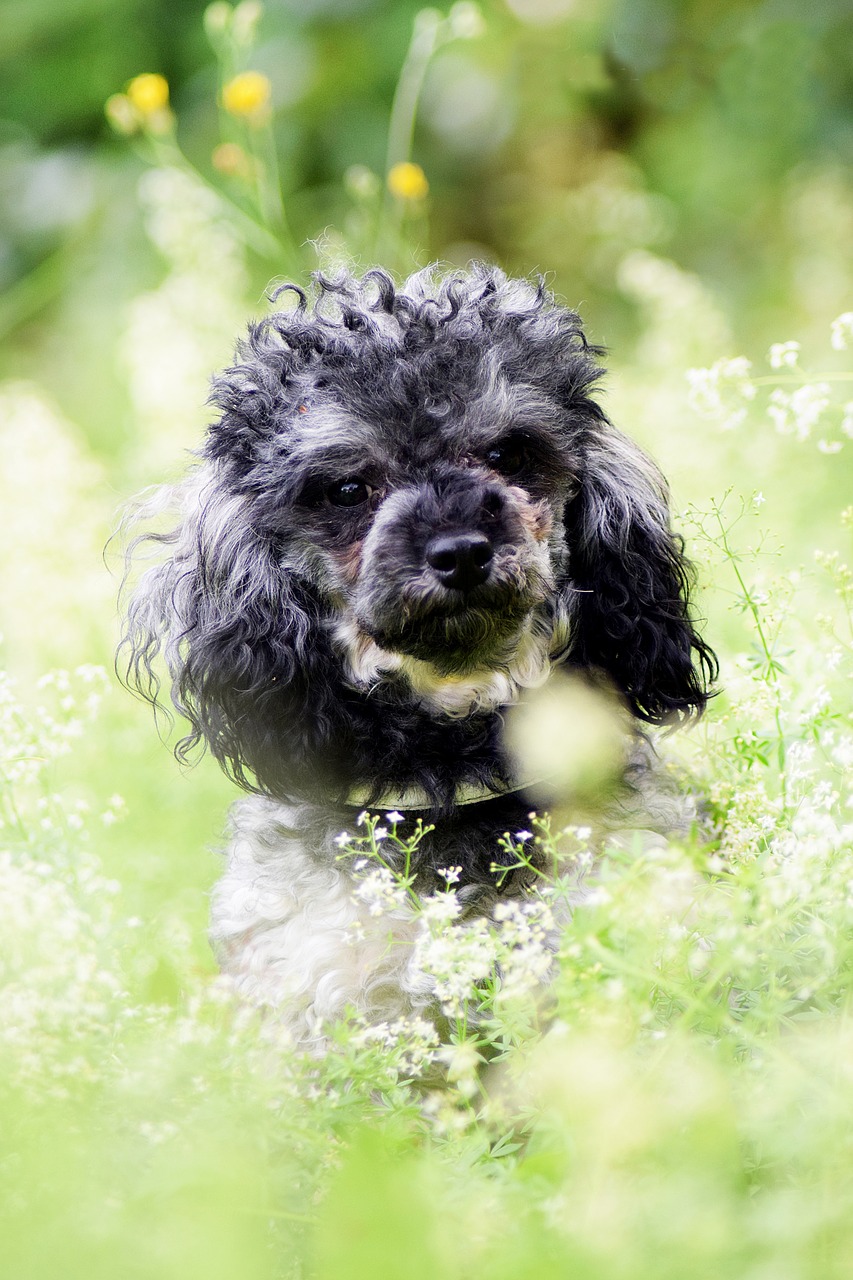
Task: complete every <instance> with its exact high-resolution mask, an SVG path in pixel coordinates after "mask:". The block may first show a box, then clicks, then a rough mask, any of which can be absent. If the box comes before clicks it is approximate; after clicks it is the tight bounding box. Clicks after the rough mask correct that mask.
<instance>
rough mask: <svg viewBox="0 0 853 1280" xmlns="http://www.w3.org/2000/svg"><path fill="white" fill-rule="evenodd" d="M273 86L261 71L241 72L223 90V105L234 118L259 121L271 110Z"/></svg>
mask: <svg viewBox="0 0 853 1280" xmlns="http://www.w3.org/2000/svg"><path fill="white" fill-rule="evenodd" d="M271 97H272V85H271V84H270V82H269V80H268V79H267V77H266V76H265V75H263V74H262V73H261V72H260V71H241V72H240V74H239V75H238V76H235V77H234V79H233V80H229V81H228V83H227V84H226V85H225V87H224V88H223V90H222V105H223V107H224V108H225V110H226V111H230V113H231V115H232V116H245V117H246V119H247V120H256V121H257V120H259V119H260V118H262V117H263V116H264V115H265V114H266V112H267V109H268V108H269V105H270V98H271Z"/></svg>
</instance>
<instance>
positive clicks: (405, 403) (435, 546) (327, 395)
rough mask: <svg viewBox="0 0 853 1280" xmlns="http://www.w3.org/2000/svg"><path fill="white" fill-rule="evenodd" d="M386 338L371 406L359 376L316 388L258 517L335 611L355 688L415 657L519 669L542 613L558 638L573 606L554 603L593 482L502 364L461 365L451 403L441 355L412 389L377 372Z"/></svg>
mask: <svg viewBox="0 0 853 1280" xmlns="http://www.w3.org/2000/svg"><path fill="white" fill-rule="evenodd" d="M377 345H378V344H376V343H372V342H364V343H363V345H362V347H361V348H360V349H359V353H358V354H359V356H360V357H362V358H361V359H360V360H359V362H358V374H357V381H358V382H359V383H361V381H362V379H367V378H368V377H370V376H371V372H372V373H373V381H374V384H375V390H374V392H373V394H372V396H371V398H370V400H369V401H368V402H367V403H362V404H359V405H353V404H351V403H348V399H349V394H348V384H349V382H350V381H351V379H352V377H353V369H352V368H351V367H350V368H346V370H345V372H344V374H343V376H341V377H339V378H337V379H334V380H331V379H329V378H328V376H324V377H323V378H322V380H321V385H320V386H319V387H317V386H316V383H315V385H314V387H312V388H310V390H309V389H306V391H305V394H304V395H303V397H302V399H301V401H300V403H299V405H298V406H297V409H296V413H295V415H294V420H293V423H292V427H291V429H290V431H288V433H287V434H286V435H284V436H282V437H280V439H279V440H278V441H277V445H278V448H279V449H280V454H279V456H278V457H277V458H276V459H275V461H274V462H273V461H272V459H271V458H270V457H269V456H266V457H265V458H264V460H263V462H262V463H261V472H262V474H261V475H260V476H258V484H257V486H256V489H255V497H254V504H255V507H256V511H255V518H256V520H257V521H258V524H259V527H260V528H262V529H263V530H264V532H265V535H266V536H267V537H268V538H269V539H271V541H272V542H273V544H274V545H275V547H276V555H277V557H278V559H279V563H280V564H281V566H282V568H283V569H284V571H285V572H289V573H293V574H299V575H302V576H303V577H304V578H306V579H307V580H309V581H310V582H311V583H312V585H313V587H314V589H315V590H316V592H317V593H318V595H319V597H320V598H321V599H322V600H323V601H324V602H325V604H326V606H327V608H328V610H329V613H330V616H332V617H334V619H335V621H334V625H333V634H334V637H335V641H336V643H337V645H338V647H339V648H340V650H341V651H342V653H343V654H344V655H345V656H346V658H347V659H348V662H349V667H350V671H351V673H352V674H353V676H354V678H355V679H359V678H361V679H362V680H365V679H372V678H375V674H376V672H377V671H378V670H381V669H382V668H383V667H384V668H385V669H386V670H387V669H400V668H401V667H402V668H403V669H405V668H406V666H407V665H408V667H409V668H410V669H413V667H412V663H408V664H407V663H406V661H405V660H406V659H414V660H416V662H418V663H421V664H426V665H427V666H430V667H432V668H433V670H434V671H435V673H436V675H437V676H438V677H441V676H448V677H451V678H452V677H457V676H461V675H465V674H469V673H472V672H491V671H495V670H498V669H500V668H501V667H511V666H512V665H513V662H514V660H515V659H516V657H517V654H518V651H519V647H520V645H521V642H522V638H523V637H524V636H526V635H527V634H528V633H529V630H530V627H531V620H532V618H533V616H534V613H535V614H536V617H537V618H541V620H542V626H543V634H544V631H545V630H548V627H547V626H546V624H545V617H546V615H548V614H549V613H550V615H552V622H553V615H555V614H556V613H559V612H560V611H559V610H554V609H553V608H550V610H549V608H548V606H549V604H551V603H552V602H553V601H554V599H555V590H556V583H557V579H558V576H559V574H560V572H561V569H562V567H563V563H564V561H565V538H564V535H563V515H564V510H565V505H566V502H567V500H568V498H569V496H570V495H571V493H572V492H573V489H574V488H576V485H577V479H576V475H575V472H574V469H573V460H572V447H571V439H570V436H568V435H567V434H566V433H565V432H563V433H561V432H560V431H559V429H558V424H557V423H555V422H552V421H549V419H554V418H555V416H556V415H555V413H554V406H553V405H552V404H550V403H549V402H548V401H547V399H546V398H545V397H544V396H542V395H541V394H536V393H535V391H534V390H533V389H532V388H526V387H523V386H522V387H514V386H512V385H511V384H510V383H509V382H508V381H507V380H506V377H505V375H504V373H503V371H502V369H501V368H500V365H499V362H498V361H496V360H487V361H483V362H481V363H480V365H479V366H478V367H476V368H470V369H466V368H463V370H457V369H454V368H453V365H452V363H451V366H450V374H449V376H448V374H445V375H444V378H443V389H444V391H445V395H444V396H443V397H441V398H440V399H439V398H438V397H424V396H423V393H422V389H421V387H420V385H419V384H420V379H421V378H422V377H423V373H424V368H423V366H424V364H428V363H429V361H428V360H427V361H424V360H421V361H419V362H413V365H412V367H411V368H410V369H409V379H408V385H400V381H401V380H400V379H397V382H396V384H395V381H394V372H395V370H394V366H393V363H391V367H390V368H389V369H388V370H387V372H386V374H385V376H384V377H380V378H378V379H377V378H376V371H375V369H374V370H372V369H371V366H372V365H373V363H374V361H375V362H376V363H379V360H380V359H381V356H379V357H378V353H377ZM438 345H439V346H440V344H438ZM445 355H446V353H445ZM377 357H378V358H377ZM429 357H430V358H432V359H434V358H435V352H434V351H431V352H429ZM469 363H470V362H469V361H465V364H466V365H467V364H469ZM463 377H464V379H465V380H464V381H463ZM452 404H455V406H456V407H455V409H453V410H451V405H452ZM273 473H275V474H277V475H280V477H281V483H280V484H273V485H270V483H269V477H270V475H271V474H273ZM253 479H254V477H253ZM283 492H286V493H287V497H286V500H285V501H284V502H282V501H281V495H282V493H283ZM550 631H551V632H553V631H554V626H553V625H551V626H550Z"/></svg>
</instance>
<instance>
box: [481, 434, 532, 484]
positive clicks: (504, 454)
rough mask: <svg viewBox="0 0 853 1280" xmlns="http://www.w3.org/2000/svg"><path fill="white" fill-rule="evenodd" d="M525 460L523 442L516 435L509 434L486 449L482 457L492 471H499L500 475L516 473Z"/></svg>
mask: <svg viewBox="0 0 853 1280" xmlns="http://www.w3.org/2000/svg"><path fill="white" fill-rule="evenodd" d="M527 460H528V458H527V449H526V447H525V443H524V441H523V440H522V439H521V438H520V437H518V436H510V438H509V439H508V440H504V441H502V442H501V444H496V445H494V446H493V447H492V448H491V449H489V450H488V452H487V453H486V455H485V459H484V461H485V462H486V464H487V465H488V466H490V467H491V469H492V471H499V472H500V473H501V475H502V476H516V475H518V473H519V471H521V470H522V469H523V468H524V465H525V463H526V462H527Z"/></svg>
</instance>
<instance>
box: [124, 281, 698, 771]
mask: <svg viewBox="0 0 853 1280" xmlns="http://www.w3.org/2000/svg"><path fill="white" fill-rule="evenodd" d="M291 292H292V294H293V295H294V296H295V305H294V306H292V307H291V308H290V309H288V310H284V311H280V312H278V313H276V314H275V315H272V316H270V317H269V318H268V319H266V320H264V321H262V322H261V323H259V324H257V325H255V326H253V327H252V328H251V330H250V332H249V336H248V338H247V340H246V341H245V342H244V343H243V344H242V346H241V347H240V349H239V360H238V363H236V364H235V365H234V366H233V367H232V368H231V369H229V370H228V371H227V372H226V373H225V374H223V375H222V376H221V377H220V378H219V379H217V381H216V383H215V384H214V395H213V398H214V401H215V402H216V404H217V405H218V406H219V408H220V410H221V415H220V417H219V419H218V421H217V422H216V423H215V424H214V425H213V426H212V427H211V428H210V431H209V433H208V437H207V441H206V444H205V449H204V458H203V462H202V465H201V467H200V468H199V469H198V470H197V471H196V472H195V473H194V474H193V476H192V477H191V479H190V480H189V481H188V482H187V484H186V485H185V486H184V487H183V488H182V490H181V500H182V502H183V513H182V516H181V519H180V521H179V524H178V526H177V528H176V529H175V530H174V531H173V532H172V533H171V534H168V535H166V536H165V537H164V538H161V541H165V542H166V543H167V545H168V546H169V547H170V555H169V556H168V557H167V559H166V560H165V561H163V562H161V563H160V564H158V565H157V566H156V567H155V568H154V569H152V570H150V571H149V572H148V574H147V575H145V576H144V577H143V579H142V581H141V584H140V586H139V588H138V591H137V593H136V596H135V598H134V600H133V602H132V604H131V607H130V610H129V627H128V632H127V638H126V644H127V646H128V649H129V658H130V662H129V669H130V675H131V678H132V679H134V680H135V682H136V683H137V685H141V686H143V688H144V689H145V690H146V691H147V692H149V693H150V694H154V695H156V688H154V687H153V685H152V682H153V681H154V675H153V667H152V661H153V658H154V655H155V654H156V653H157V651H158V650H159V649H160V647H161V646H162V647H163V648H164V650H165V656H166V661H167V664H168V666H169V668H170V674H171V677H172V680H173V684H174V697H175V701H176V703H177V705H178V707H179V709H180V710H181V711H182V712H183V713H184V714H185V715H187V716H188V717H189V719H190V721H191V723H192V725H193V730H194V731H193V734H192V735H191V736H190V738H189V739H188V740H186V741H187V742H195V741H197V740H198V739H200V738H204V739H206V740H207V742H208V743H209V744H210V746H211V747H212V749H213V751H214V753H215V754H216V756H217V757H218V758H219V759H220V761H221V762H222V763H223V764H225V765H226V767H229V768H230V769H231V771H232V772H233V773H234V774H235V776H236V777H237V779H238V781H240V782H241V783H243V784H244V785H248V786H252V785H259V786H260V787H261V788H263V789H267V790H270V791H273V792H275V793H277V794H288V793H290V792H292V791H294V790H295V791H296V792H297V793H298V792H299V791H300V789H301V790H303V791H305V790H310V787H309V786H308V780H310V777H311V776H323V775H324V774H325V776H326V778H328V777H335V778H349V779H352V777H353V776H354V773H357V772H358V769H359V768H360V769H361V772H362V773H363V772H364V770H365V768H366V766H365V765H364V764H363V763H362V764H361V765H360V766H356V765H355V763H354V761H355V759H356V758H357V757H359V751H360V748H358V742H360V741H361V739H360V738H359V733H360V734H361V738H363V737H364V735H365V732H367V734H368V736H370V731H369V729H368V730H365V729H364V727H363V726H362V728H361V729H360V730H358V729H357V727H356V726H357V723H361V721H363V720H364V716H365V710H364V708H365V704H367V703H369V702H371V700H372V702H373V704H374V705H376V704H377V703H381V702H382V700H383V698H384V699H385V701H386V703H387V701H388V699H390V700H391V702H392V703H393V704H394V706H395V707H397V708H398V711H397V712H392V713H390V715H389V719H390V720H391V721H393V720H394V719H395V715H396V717H397V730H398V731H399V732H401V733H404V734H405V733H406V732H409V733H411V730H412V724H413V723H414V722H411V723H409V724H408V729H406V728H404V727H403V725H402V720H401V719H400V717H401V716H402V717H403V719H405V714H409V711H410V710H411V708H412V707H416V708H417V712H413V713H412V714H416V715H418V716H420V723H424V722H425V720H432V721H435V720H439V721H440V720H441V719H442V718H445V719H446V718H447V717H448V716H454V717H457V718H464V719H466V720H469V721H470V720H472V719H476V717H477V714H478V713H482V714H486V713H488V712H490V711H494V710H495V709H496V708H497V707H498V706H499V705H501V704H502V703H505V702H508V701H511V700H513V698H514V697H515V696H516V694H517V691H518V689H519V688H520V687H521V686H523V685H526V684H527V685H529V684H534V683H537V682H539V681H541V680H542V679H544V677H545V676H546V675H547V672H548V670H549V669H550V666H551V664H553V663H554V662H557V661H559V662H567V663H570V664H574V665H576V666H578V667H582V668H589V669H594V670H595V671H596V672H599V673H603V674H604V675H605V676H606V677H607V678H608V680H609V681H611V682H612V683H613V684H614V685H615V686H616V688H617V689H618V690H619V691H620V693H621V694H622V696H623V697H624V699H625V700H626V702H627V703H628V705H629V706H630V708H631V710H632V711H633V712H634V714H635V715H636V716H637V717H638V718H640V719H642V720H646V721H649V722H652V723H659V722H663V721H667V720H671V719H674V718H682V717H685V716H688V715H690V714H693V713H697V712H699V711H701V709H702V707H703V706H704V703H705V701H706V698H707V692H706V682H707V679H708V678H712V677H713V674H714V659H713V655H712V654H711V652H710V650H709V649H708V648H707V646H706V645H705V644H704V642H703V641H702V640H701V639H700V638H699V637H698V635H697V634H696V632H695V630H694V628H693V625H692V622H691V620H690V616H689V612H688V602H687V587H688V574H687V569H686V565H685V562H684V559H683V555H682V549H681V544H680V542H679V541H678V539H677V538H675V537H674V536H673V534H672V532H671V531H670V528H669V517H668V510H667V500H666V489H665V484H664V482H663V480H662V479H661V477H660V475H659V474H658V472H657V471H656V469H655V468H654V466H653V464H652V463H651V462H650V461H649V460H648V459H647V458H646V457H645V456H644V455H643V454H642V453H641V452H640V451H639V450H638V449H637V448H636V447H635V446H634V445H633V444H631V443H630V442H629V441H628V440H627V439H626V438H625V437H623V436H622V435H621V434H620V433H618V432H617V431H616V430H615V429H614V428H613V427H612V426H611V425H610V424H609V423H608V422H607V420H606V418H605V416H604V414H603V412H602V410H601V409H600V408H599V406H598V405H597V404H596V403H595V401H594V400H593V399H592V398H591V390H592V388H593V385H594V383H595V382H596V380H597V379H598V378H599V377H600V375H601V370H600V368H599V366H598V365H597V363H596V359H595V357H596V356H597V355H598V354H599V352H598V351H597V350H596V349H595V348H592V347H590V345H589V344H588V343H587V341H586V339H585V337H584V334H583V331H582V329H581V325H580V321H579V319H578V316H577V315H576V314H575V313H574V312H572V311H570V310H568V309H566V308H563V307H561V306H559V305H558V304H557V303H556V302H555V301H554V299H553V298H552V297H551V296H550V295H549V294H548V293H547V292H546V291H545V289H544V287H543V286H542V285H540V286H539V287H538V288H535V287H533V286H531V285H529V284H527V283H526V282H524V281H517V280H515V281H514V280H508V279H507V278H506V277H505V276H504V275H503V274H502V273H501V272H499V271H498V270H496V269H493V268H484V267H477V268H473V269H472V270H471V271H470V272H469V273H456V274H452V275H449V276H446V277H445V278H444V279H440V278H439V279H437V278H436V277H434V276H433V275H431V274H430V273H420V274H418V275H417V276H414V277H412V279H410V280H409V281H408V282H407V283H406V284H405V285H404V286H403V287H402V288H399V289H398V288H395V286H394V284H393V282H392V281H391V279H390V278H389V277H388V276H387V275H385V274H384V273H382V272H378V271H374V272H368V273H367V275H365V276H364V277H363V278H361V279H357V278H353V277H346V278H343V279H341V280H338V281H335V282H330V281H326V280H324V279H322V278H318V280H317V295H316V297H315V299H314V301H313V303H312V304H310V305H309V302H308V299H307V298H306V296H305V295H304V294H303V293H302V291H301V290H298V289H295V288H293V287H291ZM404 708H406V709H409V710H407V711H406V712H405V713H404V711H403V709H404ZM360 718H361V719H360ZM407 723H408V722H407ZM394 733H395V726H394V724H387V725H386V727H385V728H384V730H383V742H384V743H385V745H386V748H387V750H388V751H389V752H391V754H393V741H394ZM373 747H374V752H375V753H376V752H379V753H380V754H381V752H380V747H379V744H377V743H376V741H375V740H374V742H373ZM357 748H358V749H357ZM410 751H411V744H410ZM361 756H362V757H363V756H364V751H363V750H361ZM377 767H378V766H377ZM318 770H319V771H320V773H319V775H318V773H317V771H318ZM374 772H375V768H374ZM300 778H301V779H302V782H300ZM294 779H295V780H296V781H295V783H294Z"/></svg>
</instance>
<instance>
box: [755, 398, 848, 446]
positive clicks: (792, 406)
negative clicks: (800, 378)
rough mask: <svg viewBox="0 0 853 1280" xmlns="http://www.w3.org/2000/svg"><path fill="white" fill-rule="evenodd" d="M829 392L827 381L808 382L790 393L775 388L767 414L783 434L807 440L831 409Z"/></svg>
mask: <svg viewBox="0 0 853 1280" xmlns="http://www.w3.org/2000/svg"><path fill="white" fill-rule="evenodd" d="M830 394H831V389H830V387H829V384H828V383H826V382H815V383H811V382H807V383H805V384H804V385H803V386H802V387H798V388H797V390H796V391H791V392H788V391H784V390H783V389H782V388H781V387H776V388H775V389H774V390H773V391H771V393H770V403H769V404H768V406H767V416H768V417H769V418H770V420H771V422H772V423H773V425H774V426H775V428H776V430H777V431H778V432H779V434H780V435H783V436H794V437H795V438H796V439H797V440H808V438H809V436H810V435H811V434H812V432H813V431H814V429H815V427H816V426H817V424H818V422H819V421H820V419H821V418H822V416H823V414H824V413H825V412H826V410H827V409H828V408H829V404H830ZM839 448H840V445H839Z"/></svg>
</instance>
